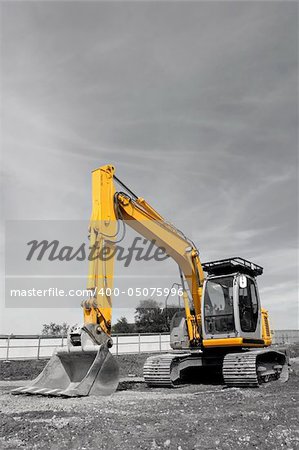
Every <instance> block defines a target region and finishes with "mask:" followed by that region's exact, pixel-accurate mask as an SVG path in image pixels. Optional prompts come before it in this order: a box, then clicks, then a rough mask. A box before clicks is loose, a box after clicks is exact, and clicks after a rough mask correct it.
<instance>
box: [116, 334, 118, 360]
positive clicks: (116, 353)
mask: <svg viewBox="0 0 299 450" xmlns="http://www.w3.org/2000/svg"><path fill="white" fill-rule="evenodd" d="M116 356H118V334H117V335H116Z"/></svg>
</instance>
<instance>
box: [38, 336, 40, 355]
mask: <svg viewBox="0 0 299 450" xmlns="http://www.w3.org/2000/svg"><path fill="white" fill-rule="evenodd" d="M39 354H40V336H38V344H37V359H39Z"/></svg>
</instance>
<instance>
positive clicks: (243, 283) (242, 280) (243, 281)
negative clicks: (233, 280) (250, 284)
mask: <svg viewBox="0 0 299 450" xmlns="http://www.w3.org/2000/svg"><path fill="white" fill-rule="evenodd" d="M239 280H240V281H239V284H240V288H242V289H245V288H246V287H247V278H246V277H245V275H241V276H240V279H239Z"/></svg>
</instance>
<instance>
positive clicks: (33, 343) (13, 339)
mask: <svg viewBox="0 0 299 450" xmlns="http://www.w3.org/2000/svg"><path fill="white" fill-rule="evenodd" d="M112 337H113V344H114V345H113V347H112V348H111V353H112V354H114V355H121V354H128V353H151V352H154V353H157V352H165V351H168V350H170V345H169V341H170V336H169V334H168V333H160V334H157V333H155V334H153V333H146V334H117V335H114V336H112ZM66 345H67V340H66V337H65V336H61V337H48V336H42V335H41V336H40V335H0V360H14V359H45V358H50V357H51V355H52V353H53V351H54V349H55V348H56V347H63V346H66Z"/></svg>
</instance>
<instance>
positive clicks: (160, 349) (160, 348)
mask: <svg viewBox="0 0 299 450" xmlns="http://www.w3.org/2000/svg"><path fill="white" fill-rule="evenodd" d="M159 351H160V352H162V340H161V333H160V334H159Z"/></svg>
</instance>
